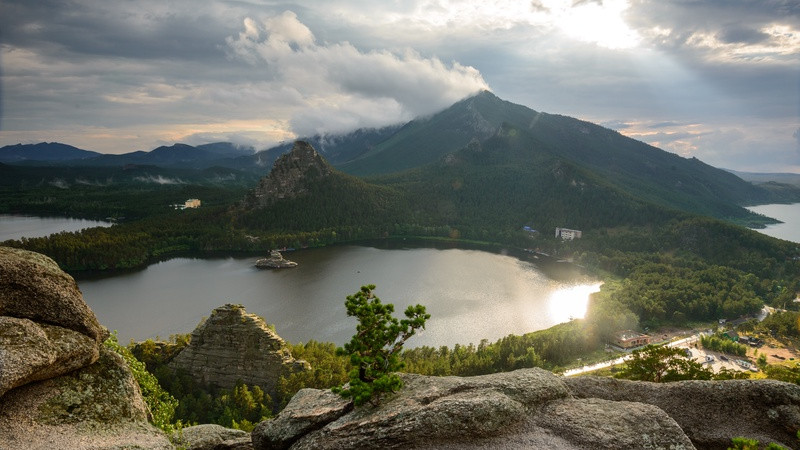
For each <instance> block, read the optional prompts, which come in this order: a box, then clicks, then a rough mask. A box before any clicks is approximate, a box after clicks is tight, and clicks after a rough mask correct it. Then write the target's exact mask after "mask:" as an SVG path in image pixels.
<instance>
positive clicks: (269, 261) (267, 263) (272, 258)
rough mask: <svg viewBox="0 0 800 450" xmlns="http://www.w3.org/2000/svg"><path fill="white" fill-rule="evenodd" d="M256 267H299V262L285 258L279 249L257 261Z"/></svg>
mask: <svg viewBox="0 0 800 450" xmlns="http://www.w3.org/2000/svg"><path fill="white" fill-rule="evenodd" d="M256 267H257V268H259V269H288V268H292V267H297V263H296V262H294V261H289V260H288V259H285V258H284V257H283V255H281V252H279V251H278V250H272V251H271V252H270V253H269V256H268V257H266V258H261V259H259V260H258V261H256Z"/></svg>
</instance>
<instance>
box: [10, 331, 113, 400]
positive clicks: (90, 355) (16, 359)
mask: <svg viewBox="0 0 800 450" xmlns="http://www.w3.org/2000/svg"><path fill="white" fill-rule="evenodd" d="M98 357H99V348H98V346H97V344H96V343H95V341H94V340H93V339H92V338H90V337H88V336H86V335H84V334H81V333H78V332H76V331H73V330H69V329H66V328H62V327H59V326H55V325H47V324H37V323H35V322H33V321H31V320H29V319H18V318H16V317H6V316H0V396H2V395H3V394H5V393H6V392H7V391H8V390H9V389H12V388H15V387H18V386H22V385H24V384H27V383H30V382H32V381H38V380H45V379H48V378H53V377H56V376H58V375H62V374H65V373H68V372H71V371H73V370H76V369H80V368H81V367H84V366H88V365H89V364H92V363H93V362H95V361H97V358H98Z"/></svg>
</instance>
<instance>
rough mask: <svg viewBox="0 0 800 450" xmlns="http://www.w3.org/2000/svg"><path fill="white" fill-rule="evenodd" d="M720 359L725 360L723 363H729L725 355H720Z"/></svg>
mask: <svg viewBox="0 0 800 450" xmlns="http://www.w3.org/2000/svg"><path fill="white" fill-rule="evenodd" d="M719 359H721V360H723V361H727V360H728V357H727V356H725V355H719Z"/></svg>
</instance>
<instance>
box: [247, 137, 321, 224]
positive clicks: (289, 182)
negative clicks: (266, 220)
mask: <svg viewBox="0 0 800 450" xmlns="http://www.w3.org/2000/svg"><path fill="white" fill-rule="evenodd" d="M332 170H333V169H332V168H331V166H330V165H329V164H328V163H327V162H326V161H325V159H324V158H323V157H322V156H320V155H319V154H318V153H317V151H316V150H314V147H312V146H311V144H309V143H308V142H305V141H297V142H295V144H294V147H292V150H291V151H290V152H289V153H286V154H284V155H281V157H280V158H278V159H277V161H275V164H274V165H273V167H272V170H271V171H270V173H269V175H268V176H266V177H264V178H262V179H261V180H260V181H259V182H258V186H257V187H256V188H255V190H254V191H253V192H252V195H251V196H250V197H248V199H247V200H246V201H245V206H246V207H247V208H253V207H256V208H261V207H265V206H268V205H270V204H271V203H273V202H275V201H276V200H280V199H285V198H295V197H297V196H299V195H301V194H304V193H306V192H308V184H309V183H310V182H312V181H316V180H319V179H320V178H324V177H327V176H329V175H330V174H331V172H332Z"/></svg>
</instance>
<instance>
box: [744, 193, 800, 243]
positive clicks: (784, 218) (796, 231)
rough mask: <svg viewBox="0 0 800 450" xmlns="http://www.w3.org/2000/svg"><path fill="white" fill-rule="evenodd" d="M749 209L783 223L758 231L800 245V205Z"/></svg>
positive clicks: (764, 206)
mask: <svg viewBox="0 0 800 450" xmlns="http://www.w3.org/2000/svg"><path fill="white" fill-rule="evenodd" d="M747 209H749V210H750V211H753V212H755V213H758V214H763V215H765V216H767V217H772V218H773V219H778V220H780V221H781V222H783V223H778V224H774V225H767V227H766V228H762V229H757V230H756V231H758V232H760V233H764V234H766V235H768V236H772V237H776V238H778V239H785V240H787V241H792V242H797V243H800V203H794V204H791V205H780V204H776V205H759V206H750V207H748V208H747Z"/></svg>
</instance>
